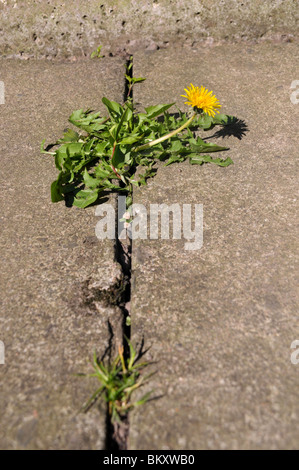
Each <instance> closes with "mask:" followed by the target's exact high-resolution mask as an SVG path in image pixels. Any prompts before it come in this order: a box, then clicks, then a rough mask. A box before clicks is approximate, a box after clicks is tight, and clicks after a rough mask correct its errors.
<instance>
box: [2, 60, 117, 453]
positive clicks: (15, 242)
mask: <svg viewBox="0 0 299 470" xmlns="http://www.w3.org/2000/svg"><path fill="white" fill-rule="evenodd" d="M0 77H1V78H0V80H2V81H3V82H4V84H5V104H2V105H0V113H1V118H0V121H1V130H0V141H1V146H0V153H1V194H0V199H1V215H0V221H1V235H0V239H1V242H0V256H1V272H0V283H1V303H0V311H1V313H0V339H1V341H3V342H4V344H5V365H0V377H1V378H0V381H1V392H0V409H1V411H0V416H1V418H0V422H1V426H0V447H1V448H2V449H101V448H103V446H104V440H105V409H102V410H101V412H98V411H96V409H95V410H94V411H93V412H90V414H87V415H84V414H78V411H79V409H80V407H81V406H82V404H83V402H84V401H85V400H86V399H87V398H88V397H89V396H90V395H91V393H92V392H93V391H95V387H96V385H97V382H96V381H95V382H92V381H91V380H90V379H84V378H83V379H82V378H78V377H75V375H74V374H76V373H78V372H91V371H92V369H91V366H90V365H89V362H90V360H91V358H92V354H93V351H94V349H95V348H96V350H97V351H98V353H99V355H101V354H103V352H104V350H105V348H106V346H107V344H108V340H109V334H108V327H107V322H108V320H109V319H110V320H111V322H112V323H113V322H114V321H117V319H119V312H118V311H117V310H115V309H112V308H104V307H103V306H102V305H101V304H100V303H97V302H96V300H97V299H95V301H93V298H92V295H91V294H90V295H89V294H88V297H91V298H89V305H86V303H85V301H86V295H87V293H92V289H93V288H98V289H109V288H111V287H113V285H114V284H115V282H117V280H118V279H119V277H120V275H121V273H120V268H119V265H118V264H117V263H116V262H114V247H113V241H107V240H105V241H99V240H98V239H97V238H96V237H95V226H96V223H97V221H98V218H97V217H96V216H95V208H94V207H92V208H88V209H87V210H82V209H76V208H67V207H65V205H64V203H63V202H62V203H58V204H52V203H51V200H50V184H51V182H52V181H53V180H54V179H55V178H56V177H57V170H56V168H55V166H54V161H53V159H52V157H51V156H49V155H41V154H40V153H39V147H40V143H41V141H42V139H43V138H46V140H47V143H51V142H55V141H56V140H57V139H58V138H60V137H61V136H62V131H63V130H64V128H65V127H67V126H68V122H67V119H68V116H69V115H70V114H71V112H72V111H73V110H74V109H80V108H88V107H91V108H97V109H98V108H100V109H102V108H103V107H102V104H101V98H102V96H103V95H106V96H109V97H110V98H112V99H116V100H121V99H122V93H123V63H122V61H120V60H119V59H110V60H108V61H105V60H104V61H102V62H101V63H99V62H92V61H90V60H89V61H81V62H76V63H73V64H70V63H69V64H65V63H63V62H61V63H57V62H56V63H52V62H50V61H39V62H35V61H31V62H30V63H28V62H24V61H12V60H9V61H5V60H2V61H1V62H0Z"/></svg>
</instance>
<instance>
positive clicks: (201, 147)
mask: <svg viewBox="0 0 299 470" xmlns="http://www.w3.org/2000/svg"><path fill="white" fill-rule="evenodd" d="M191 149H192V151H193V152H196V153H202V152H207V151H208V152H219V151H221V150H228V147H221V146H220V145H216V144H210V143H206V142H203V143H200V144H193V143H191Z"/></svg>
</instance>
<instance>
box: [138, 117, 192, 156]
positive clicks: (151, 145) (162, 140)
mask: <svg viewBox="0 0 299 470" xmlns="http://www.w3.org/2000/svg"><path fill="white" fill-rule="evenodd" d="M195 116H196V113H194V114H193V116H191V118H190V119H188V121H187V122H185V124H183V125H182V126H181V127H179V128H178V129H176V130H174V131H172V132H169V134H166V135H163V136H162V137H159V139H155V140H152V141H151V142H147V143H146V144H143V145H140V147H137V148H136V149H134V150H135V152H139V151H140V150H145V149H147V148H150V147H153V146H154V145H157V144H160V143H161V142H164V140H167V139H170V138H171V137H173V136H175V135H176V134H178V133H179V132H181V131H183V130H184V129H186V127H188V126H189V124H191V122H192V121H193V119H194V118H195Z"/></svg>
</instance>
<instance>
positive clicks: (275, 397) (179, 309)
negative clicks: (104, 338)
mask: <svg viewBox="0 0 299 470" xmlns="http://www.w3.org/2000/svg"><path fill="white" fill-rule="evenodd" d="M298 60H299V51H298V48H297V47H296V46H295V45H294V44H285V45H276V46H275V45H266V44H263V45H256V46H246V45H239V46H237V45H235V46H229V47H228V46H219V47H214V48H211V49H210V50H201V51H199V50H193V51H190V52H187V51H180V50H171V51H170V50H169V51H157V52H153V53H148V54H142V53H139V54H136V55H135V57H134V73H135V75H136V76H140V75H141V76H145V77H147V81H145V82H144V83H142V84H139V85H138V86H136V89H135V94H134V99H135V101H138V102H139V103H142V104H143V105H144V106H148V105H150V104H157V103H161V102H163V103H167V102H168V103H169V102H172V101H176V102H177V104H178V105H179V106H180V107H181V108H183V109H186V108H187V107H186V106H185V105H184V104H183V100H184V98H180V94H182V93H183V89H184V88H185V87H186V86H188V85H189V84H190V82H192V83H193V84H194V85H204V86H206V87H208V88H209V89H211V90H213V91H214V93H216V96H217V98H218V99H219V100H220V102H221V104H222V106H223V107H222V112H224V113H227V114H232V115H235V116H237V117H238V118H239V119H242V120H244V121H245V122H246V124H247V126H248V131H247V132H246V133H245V135H243V138H242V139H241V140H239V139H238V138H236V137H234V136H230V137H223V138H222V137H221V136H219V135H218V137H217V135H216V136H215V133H216V132H217V128H215V129H213V130H211V131H208V132H203V131H202V132H201V133H200V134H201V135H204V137H205V138H206V139H207V140H208V141H211V142H218V143H219V144H227V145H229V147H230V150H229V152H227V153H225V154H224V153H223V154H222V156H223V157H224V156H230V157H231V158H232V159H233V160H234V165H232V166H230V167H228V168H219V167H216V166H213V165H205V166H202V167H197V166H191V165H189V163H187V162H186V163H184V164H175V165H172V166H170V167H163V166H160V167H159V170H158V174H157V176H156V177H155V178H154V179H153V180H151V181H149V183H148V186H147V187H142V188H141V189H138V190H137V189H136V190H135V191H134V202H135V203H142V204H144V205H145V206H146V207H147V208H148V207H149V204H150V203H159V204H161V203H166V204H172V203H180V204H182V203H185V204H203V212H204V222H203V234H204V235H203V236H204V242H203V247H202V248H201V250H199V251H186V250H185V249H184V243H185V240H183V239H182V240H160V239H159V240H135V241H133V259H132V264H133V273H132V300H131V318H132V340H133V341H137V340H139V341H140V340H141V338H142V337H144V340H145V347H150V351H149V353H148V354H147V357H148V358H149V359H151V358H152V359H153V360H155V361H158V363H157V364H156V365H155V366H153V368H154V370H157V374H156V375H155V376H154V377H153V378H152V380H151V382H150V384H149V385H148V386H147V387H145V389H144V390H143V392H145V391H146V390H150V389H154V390H155V394H156V395H160V394H162V395H163V397H162V398H160V399H158V400H155V401H152V402H150V403H148V404H147V405H145V406H144V407H142V408H139V409H138V410H136V412H135V413H132V416H131V418H130V426H131V427H130V448H131V449H267V448H270V449H296V448H298V442H299V429H298V422H299V421H298V420H299V392H298V390H299V369H298V367H299V365H294V364H292V363H291V352H292V350H291V343H292V341H294V340H296V339H298V337H299V320H298V238H297V234H298V169H297V168H298V163H297V160H298V119H299V104H292V102H291V101H290V95H291V90H290V86H291V83H292V81H293V80H296V79H297V80H298V79H299V75H298Z"/></svg>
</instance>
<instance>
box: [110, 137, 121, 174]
mask: <svg viewBox="0 0 299 470" xmlns="http://www.w3.org/2000/svg"><path fill="white" fill-rule="evenodd" d="M115 148H116V142H114V145H113V150H112V155H111V168H112V170H113V172H114V173H115V174H116V176H117V177H118V179H120V180H121V177H120V176H119V174H118V173H117V171H116V169H115V168H114V166H113V165H112V158H113V155H114V152H115Z"/></svg>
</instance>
